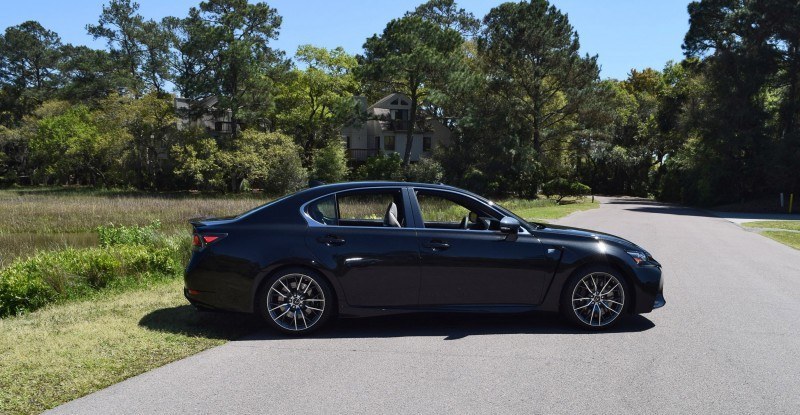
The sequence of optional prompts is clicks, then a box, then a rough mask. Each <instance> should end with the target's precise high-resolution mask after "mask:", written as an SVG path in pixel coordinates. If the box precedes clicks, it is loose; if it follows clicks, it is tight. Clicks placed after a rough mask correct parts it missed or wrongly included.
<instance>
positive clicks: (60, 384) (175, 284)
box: [0, 280, 258, 414]
mask: <svg viewBox="0 0 800 415" xmlns="http://www.w3.org/2000/svg"><path fill="white" fill-rule="evenodd" d="M182 286H183V283H182V281H176V280H173V281H170V282H166V283H156V284H153V285H151V286H147V287H143V288H140V289H137V290H132V291H130V290H129V291H127V292H121V291H120V292H105V293H98V295H97V296H95V297H92V298H89V299H86V300H82V301H77V302H71V303H67V304H58V305H53V306H48V307H45V308H43V309H40V310H38V311H35V312H33V313H30V314H26V315H22V316H19V317H11V318H6V319H0V413H3V414H15V413H20V414H33V413H39V412H41V411H43V410H46V409H48V408H52V407H54V406H56V405H59V404H61V403H64V402H67V401H70V400H72V399H75V398H78V397H81V396H84V395H86V394H88V393H91V392H93V391H96V390H99V389H102V388H104V387H107V386H109V385H112V384H114V383H116V382H119V381H122V380H124V379H126V378H129V377H131V376H135V375H137V374H139V373H142V372H145V371H148V370H150V369H153V368H156V367H159V366H162V365H164V364H166V363H169V362H171V361H174V360H178V359H181V358H184V357H187V356H190V355H193V354H195V353H197V352H200V351H202V350H205V349H207V348H210V347H214V346H217V345H220V344H223V343H225V342H227V341H228V340H231V339H234V338H236V337H239V336H241V335H243V334H245V333H248V332H251V331H253V330H254V329H255V328H256V327H258V322H257V321H256V320H255V318H254V317H251V316H249V315H240V314H225V313H198V312H196V311H195V310H194V309H193V308H192V307H191V306H189V305H188V304H187V303H186V300H185V299H184V298H183V295H182V291H181V289H182Z"/></svg>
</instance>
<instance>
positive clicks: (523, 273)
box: [415, 189, 555, 306]
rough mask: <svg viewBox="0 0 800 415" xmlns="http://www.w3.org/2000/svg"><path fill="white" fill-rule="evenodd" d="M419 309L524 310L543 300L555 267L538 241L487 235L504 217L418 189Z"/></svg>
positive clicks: (522, 235) (459, 197)
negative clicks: (476, 307) (483, 306)
mask: <svg viewBox="0 0 800 415" xmlns="http://www.w3.org/2000/svg"><path fill="white" fill-rule="evenodd" d="M415 194H416V199H417V201H418V203H417V204H416V205H415V206H416V207H418V209H417V210H418V212H419V214H420V216H421V219H422V222H423V224H424V229H420V231H419V236H418V241H419V247H420V257H421V263H420V275H421V288H420V305H421V306H426V305H449V304H452V305H472V304H520V305H533V304H538V303H540V302H541V300H542V296H543V293H544V290H545V288H546V285H547V284H548V283H549V281H550V278H552V276H553V271H554V267H555V264H554V263H553V261H550V260H548V259H547V258H546V257H545V250H544V248H543V247H542V245H541V243H540V242H539V240H538V239H537V238H536V237H535V236H533V235H531V234H530V233H529V232H527V231H524V230H521V233H520V234H519V237H518V238H517V240H515V241H510V240H506V235H504V234H502V233H500V232H499V231H494V230H489V228H490V223H491V221H492V220H498V219H501V217H502V215H501V214H500V213H499V212H496V211H495V210H494V209H492V208H491V207H490V206H487V205H485V204H484V203H482V202H480V201H478V200H476V199H472V198H469V197H466V196H463V195H460V194H457V193H451V192H446V191H436V190H428V189H418V190H417V191H416V192H415Z"/></svg>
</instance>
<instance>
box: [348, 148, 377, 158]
mask: <svg viewBox="0 0 800 415" xmlns="http://www.w3.org/2000/svg"><path fill="white" fill-rule="evenodd" d="M379 151H380V150H378V149H377V148H348V149H347V158H349V159H350V160H358V161H364V160H366V159H368V158H370V157H373V156H377V155H378V152H379Z"/></svg>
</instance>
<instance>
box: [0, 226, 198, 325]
mask: <svg viewBox="0 0 800 415" xmlns="http://www.w3.org/2000/svg"><path fill="white" fill-rule="evenodd" d="M100 232H101V235H103V236H104V239H105V241H106V242H107V243H108V245H106V246H104V247H102V248H84V249H75V248H66V249H64V250H58V251H42V252H39V253H37V254H35V255H33V256H31V257H29V258H26V259H21V260H18V261H15V262H13V263H12V264H11V265H9V266H8V267H6V268H3V269H2V270H0V317H5V316H8V315H14V314H20V313H23V312H28V311H32V310H35V309H37V308H40V307H42V306H44V305H46V304H49V303H52V302H56V301H63V300H66V299H74V298H79V297H85V296H87V295H89V294H91V293H92V292H94V291H96V290H100V289H103V288H106V287H111V286H124V285H129V284H134V283H137V282H141V281H144V280H157V279H163V278H171V277H175V276H177V275H179V274H180V271H181V269H182V266H183V263H184V261H185V255H186V252H188V251H189V249H188V246H186V245H187V243H186V242H185V241H183V240H184V239H186V238H181V239H175V238H165V237H160V238H157V239H153V240H151V241H149V243H148V244H147V245H142V244H137V243H134V244H127V243H125V242H127V241H126V240H125V239H126V237H127V236H131V235H133V234H135V233H136V231H133V230H131V229H128V230H125V231H119V230H116V231H115V230H114V229H113V228H111V230H110V231H109V230H108V228H105V229H102V230H100ZM147 232H149V231H147V230H145V231H142V234H144V233H147ZM112 234H115V235H112ZM134 239H135V238H134ZM133 242H142V241H135V240H134V241H133Z"/></svg>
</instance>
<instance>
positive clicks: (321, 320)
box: [184, 182, 664, 334]
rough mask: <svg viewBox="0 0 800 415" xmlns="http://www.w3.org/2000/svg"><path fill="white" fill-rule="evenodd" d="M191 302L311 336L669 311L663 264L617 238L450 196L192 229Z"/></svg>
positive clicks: (320, 206)
mask: <svg viewBox="0 0 800 415" xmlns="http://www.w3.org/2000/svg"><path fill="white" fill-rule="evenodd" d="M192 225H193V226H194V235H193V245H194V253H193V255H192V259H191V261H190V262H189V265H188V267H187V269H186V274H185V280H186V286H185V289H184V294H185V295H186V298H187V299H188V300H189V302H191V303H192V304H194V305H195V306H197V307H198V308H202V309H219V310H231V311H241V312H254V313H256V314H257V315H259V316H261V317H262V318H263V319H264V320H265V321H266V322H267V323H268V324H269V325H271V326H273V327H274V328H276V329H278V330H280V331H282V332H285V333H292V334H301V333H308V332H311V331H313V330H315V329H317V328H319V327H320V326H322V325H323V324H325V322H326V321H328V320H329V319H330V318H331V317H332V316H335V315H338V316H343V317H357V316H373V315H380V314H391V313H406V312H442V311H445V312H461V311H464V312H477V313H497V312H502V313H519V312H527V311H533V310H541V311H558V312H561V313H562V314H563V315H564V317H566V318H567V319H568V320H570V321H572V322H574V323H576V324H578V325H580V326H582V327H585V328H587V329H602V328H607V327H610V326H612V325H613V324H615V323H617V322H618V321H619V320H620V317H621V316H622V315H623V314H637V313H647V312H649V311H651V310H653V309H654V308H658V307H661V306H663V305H664V296H663V294H662V285H663V281H662V277H661V265H660V264H659V263H658V262H656V260H655V259H653V257H652V256H651V255H650V254H649V253H648V252H647V251H645V250H644V249H642V248H641V247H639V246H637V245H635V244H633V243H631V242H629V241H626V240H624V239H622V238H619V237H616V236H613V235H608V234H603V233H600V232H594V231H588V230H583V229H573V228H567V227H562V226H554V225H544V224H538V223H530V222H526V221H524V220H523V219H520V218H519V217H518V216H516V215H515V214H514V213H512V212H510V211H509V210H507V209H505V208H503V207H501V206H499V205H497V204H495V203H493V202H491V201H490V200H487V199H485V198H483V197H480V196H478V195H475V194H473V193H470V192H467V191H465V190H461V189H457V188H454V187H450V186H444V185H435V184H419V183H396V182H361V183H338V184H332V185H323V186H318V187H312V188H309V189H306V190H303V191H301V192H298V193H295V194H292V195H289V196H286V197H284V198H281V199H278V200H275V201H273V202H271V203H268V204H266V205H264V206H261V207H258V208H256V209H253V210H252V211H249V212H247V213H244V214H242V215H240V216H238V217H235V218H226V219H201V220H193V221H192Z"/></svg>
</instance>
